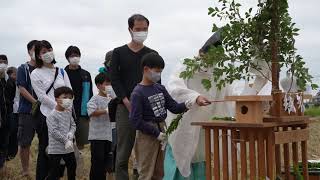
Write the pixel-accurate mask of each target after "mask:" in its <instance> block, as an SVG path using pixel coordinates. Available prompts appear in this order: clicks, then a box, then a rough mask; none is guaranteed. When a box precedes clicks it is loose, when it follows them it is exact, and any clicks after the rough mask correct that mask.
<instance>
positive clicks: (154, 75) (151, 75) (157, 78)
mask: <svg viewBox="0 0 320 180" xmlns="http://www.w3.org/2000/svg"><path fill="white" fill-rule="evenodd" d="M148 78H149V79H150V80H151V81H152V82H154V83H156V82H158V81H160V79H161V72H154V71H150V72H149V74H148Z"/></svg>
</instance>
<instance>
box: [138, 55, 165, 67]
mask: <svg viewBox="0 0 320 180" xmlns="http://www.w3.org/2000/svg"><path fill="white" fill-rule="evenodd" d="M141 61H142V62H141V67H142V69H143V68H144V67H148V68H161V69H163V68H164V66H165V63H164V60H163V59H162V57H161V56H160V55H159V54H158V53H156V52H151V53H148V54H146V55H144V56H143V57H142V60H141Z"/></svg>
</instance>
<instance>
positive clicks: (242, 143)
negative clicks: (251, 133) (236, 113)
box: [240, 128, 248, 180]
mask: <svg viewBox="0 0 320 180" xmlns="http://www.w3.org/2000/svg"><path fill="white" fill-rule="evenodd" d="M245 131H246V129H243V128H242V129H240V152H241V180H247V177H248V171H247V147H246V146H247V145H246V144H247V143H246V132H245Z"/></svg>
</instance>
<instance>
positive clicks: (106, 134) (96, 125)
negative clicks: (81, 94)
mask: <svg viewBox="0 0 320 180" xmlns="http://www.w3.org/2000/svg"><path fill="white" fill-rule="evenodd" d="M109 102H110V98H107V97H102V96H100V95H94V96H92V98H91V99H90V101H89V102H88V104H87V105H88V114H89V116H90V115H91V114H92V113H93V112H95V111H96V110H102V109H106V108H108V104H109ZM88 139H89V140H108V141H112V123H111V122H110V119H109V114H104V115H101V116H98V117H90V122H89V138H88Z"/></svg>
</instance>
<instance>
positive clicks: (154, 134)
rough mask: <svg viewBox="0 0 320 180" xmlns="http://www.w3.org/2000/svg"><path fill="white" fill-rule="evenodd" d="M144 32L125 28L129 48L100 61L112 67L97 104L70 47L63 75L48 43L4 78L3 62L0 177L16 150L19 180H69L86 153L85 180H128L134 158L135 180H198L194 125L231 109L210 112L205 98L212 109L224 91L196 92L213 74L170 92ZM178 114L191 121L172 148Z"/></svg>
mask: <svg viewBox="0 0 320 180" xmlns="http://www.w3.org/2000/svg"><path fill="white" fill-rule="evenodd" d="M148 28H149V20H148V19H147V18H146V17H145V16H143V15H140V14H134V15H132V16H131V17H130V18H129V19H128V30H129V32H130V34H131V37H132V40H131V41H130V42H129V43H128V44H125V45H123V46H121V47H117V48H115V49H114V50H113V51H110V52H108V53H107V54H106V59H108V61H106V62H105V67H104V68H102V69H100V70H99V71H100V73H99V74H98V75H97V76H96V77H95V78H94V83H95V85H96V87H97V89H98V93H97V94H95V95H93V90H92V89H93V83H92V80H91V79H92V78H91V75H90V73H89V72H88V71H86V70H85V69H83V68H82V67H81V66H80V65H79V64H80V62H81V61H80V59H81V52H80V49H79V48H78V47H76V46H70V47H68V48H67V50H66V52H65V58H66V59H67V60H68V62H69V65H68V66H66V67H65V68H64V69H63V68H59V67H56V66H55V64H56V62H57V59H55V54H54V51H53V47H52V45H51V44H50V43H49V42H48V41H46V40H40V41H39V40H32V41H30V42H29V43H28V44H27V50H28V54H29V56H30V57H28V59H29V60H28V61H27V62H26V63H23V64H21V65H20V66H19V67H18V68H17V69H16V68H14V67H10V68H8V64H9V62H10V61H9V60H8V58H7V56H6V55H0V111H1V116H0V120H1V121H0V122H1V124H0V168H3V167H4V164H5V162H6V161H10V160H11V159H13V158H14V157H15V156H16V154H17V153H18V149H19V156H20V160H21V167H22V172H21V173H22V176H23V177H29V178H30V179H36V180H44V179H49V180H56V179H59V178H60V177H61V176H62V175H63V172H64V169H65V168H66V169H67V174H68V179H69V180H72V179H75V178H76V168H77V161H76V157H75V152H76V151H78V150H80V151H81V150H82V149H83V148H84V146H85V145H86V144H89V143H90V150H91V168H90V174H89V175H88V176H89V178H90V179H91V180H99V179H103V180H105V179H106V174H107V173H111V172H113V171H115V179H117V180H128V179H129V173H128V163H129V158H130V157H132V156H133V161H134V169H135V170H134V174H135V177H136V178H138V179H139V180H151V179H152V180H160V179H166V180H180V179H186V178H188V179H204V178H205V173H204V171H205V167H204V166H205V164H204V155H203V153H204V150H203V139H204V138H203V137H202V136H203V132H202V131H201V130H200V128H199V127H192V126H191V125H190V122H191V120H192V119H193V120H195V119H198V120H200V118H199V117H201V118H208V117H209V116H211V115H212V112H213V113H214V114H221V115H230V114H232V110H231V109H232V107H231V106H230V104H228V103H222V104H219V106H208V105H210V104H212V103H211V101H210V100H208V99H207V98H206V97H208V98H213V99H218V98H220V97H223V96H225V95H228V94H230V91H229V89H228V87H226V88H225V89H223V90H222V91H218V90H217V89H216V88H212V89H211V91H209V92H208V91H206V90H205V89H204V88H202V85H201V84H200V83H201V78H205V77H208V76H209V75H210V71H203V72H198V73H196V75H195V77H194V78H193V79H191V80H189V81H185V80H183V79H181V78H180V77H179V75H178V74H175V75H173V76H172V78H171V80H170V81H169V84H168V90H167V89H166V87H165V86H163V85H161V72H162V70H163V69H164V67H165V62H164V60H163V58H162V57H161V56H160V55H159V54H158V53H157V52H156V51H155V50H153V49H151V48H149V47H147V46H145V45H144V41H145V40H146V38H147V35H148ZM211 44H212V43H211ZM206 47H208V45H207V46H206ZM177 73H179V71H177ZM205 106H206V107H205ZM217 107H219V108H217ZM167 111H170V114H167ZM179 113H186V114H187V115H185V116H184V117H183V121H182V123H181V124H180V125H179V127H178V129H177V130H176V131H175V132H174V133H173V134H172V135H171V136H170V137H169V138H168V137H167V135H166V133H165V129H166V121H167V124H168V123H170V119H172V114H179ZM166 119H167V120H166ZM35 134H37V137H38V140H39V141H38V157H37V166H36V177H31V176H30V169H29V164H30V162H29V161H30V160H29V159H30V146H31V143H32V140H33V138H34V136H35ZM18 147H19V148H18Z"/></svg>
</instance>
